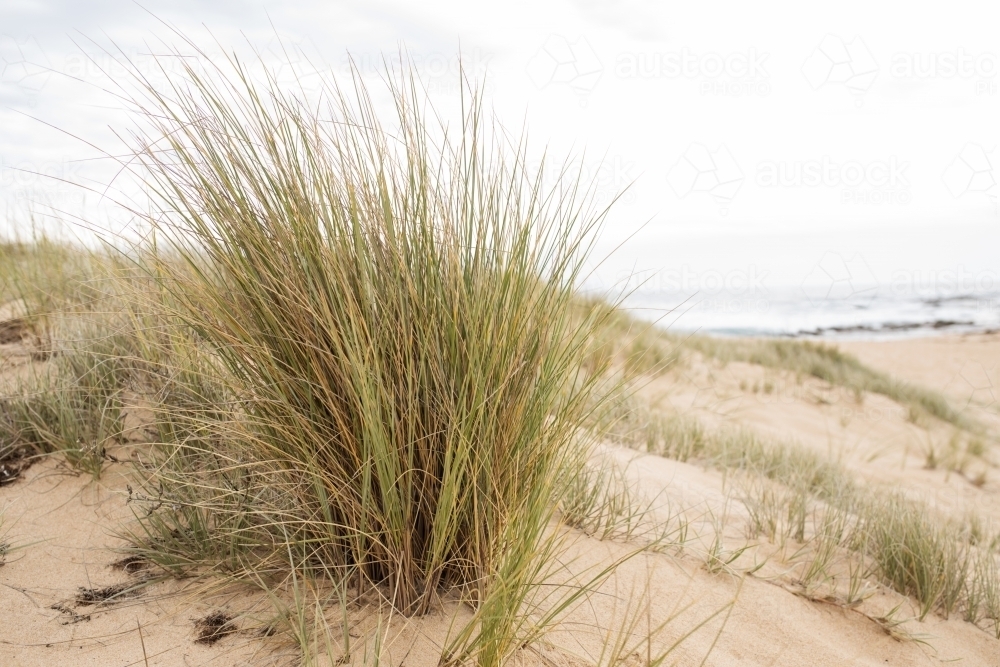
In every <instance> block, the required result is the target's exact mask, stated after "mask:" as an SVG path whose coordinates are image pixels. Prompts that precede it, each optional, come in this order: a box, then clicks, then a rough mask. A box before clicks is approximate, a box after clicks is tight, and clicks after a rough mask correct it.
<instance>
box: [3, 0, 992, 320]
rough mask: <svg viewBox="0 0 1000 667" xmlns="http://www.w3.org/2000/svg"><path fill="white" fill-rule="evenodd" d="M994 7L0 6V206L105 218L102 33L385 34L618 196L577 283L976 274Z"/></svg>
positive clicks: (738, 295)
mask: <svg viewBox="0 0 1000 667" xmlns="http://www.w3.org/2000/svg"><path fill="white" fill-rule="evenodd" d="M998 19H1000V4H997V3H987V2H961V1H959V2H950V3H948V4H947V5H946V6H944V5H942V4H940V3H933V4H931V3H919V2H906V3H904V2H882V3H872V2H855V1H847V2H827V3H777V2H755V3H747V2H728V3H726V2H703V3H678V2H647V1H644V0H606V1H598V0H568V1H559V0H532V1H531V2H526V1H524V2H522V1H520V0H511V1H507V2H502V3H500V2H496V3H479V2H468V1H466V2H446V1H424V2H419V3H415V2H409V3H408V2H384V1H378V0H369V1H367V2H337V1H329V0H328V1H325V2H320V1H315V0H307V1H302V2H266V1H265V2H260V1H256V2H241V1H237V0H220V1H217V2H203V3H199V2H192V1H185V0H180V1H174V2H159V1H148V2H144V3H141V4H137V3H134V2H127V1H119V0H97V1H88V2H85V3H83V2H75V1H71V0H58V1H55V0H53V1H36V0H5V1H4V2H3V3H2V7H0V69H2V72H0V203H2V205H3V206H4V209H5V211H6V215H5V217H4V218H3V221H2V222H0V225H4V226H5V228H6V230H7V231H8V232H10V231H11V230H15V231H16V230H21V231H23V230H24V229H26V228H27V225H28V224H29V222H28V219H29V212H30V211H32V210H34V211H37V210H39V209H40V208H41V207H42V206H43V205H44V206H50V207H53V208H58V209H59V210H63V211H68V212H72V213H76V212H78V211H79V212H82V211H86V214H85V215H84V216H83V217H84V218H85V219H86V220H87V221H88V224H93V225H95V226H101V225H110V226H113V225H114V224H125V223H124V222H123V221H122V220H121V219H120V213H116V212H115V211H114V210H113V209H114V207H113V206H112V204H111V203H110V202H109V201H108V200H107V199H106V198H101V197H100V196H99V193H100V192H101V190H102V187H104V186H106V185H107V184H108V183H109V182H110V181H112V180H113V179H114V177H115V175H114V165H113V164H109V163H108V161H107V160H100V159H97V158H98V157H99V155H100V152H99V151H98V150H96V149H95V148H94V146H98V147H101V148H105V149H107V148H108V147H110V146H115V145H118V144H116V140H115V132H118V133H121V132H123V131H126V130H127V128H128V127H129V117H128V115H127V114H126V113H124V112H123V110H122V105H121V103H120V101H118V100H117V99H116V98H115V97H114V96H113V95H112V94H110V93H109V92H108V91H107V89H108V78H107V76H106V73H112V74H113V73H114V71H115V67H116V65H115V62H114V60H113V59H112V57H110V56H109V55H108V53H107V52H106V51H112V50H115V49H117V50H118V51H119V53H120V54H121V55H119V56H117V57H123V56H127V57H129V58H130V59H132V60H133V61H134V62H137V63H139V64H140V66H142V67H145V66H147V65H148V63H149V62H150V54H151V53H155V52H156V51H157V49H158V48H161V47H159V46H157V44H159V43H161V41H166V42H167V43H169V42H171V41H172V40H174V41H176V38H175V37H172V36H171V32H170V30H171V29H172V28H176V29H178V30H179V31H181V32H183V33H185V34H187V35H190V36H192V37H194V38H195V39H197V40H198V41H199V43H202V44H206V45H209V46H210V47H211V48H209V50H213V49H215V50H218V49H219V48H222V47H223V46H224V47H226V48H230V47H232V48H239V49H244V48H251V47H252V48H254V49H255V50H257V51H258V52H261V53H264V54H265V56H266V58H265V59H266V60H267V59H270V60H268V62H271V63H273V64H274V66H275V67H279V68H280V69H281V71H282V73H283V74H282V75H283V76H292V75H293V73H294V72H301V71H302V70H303V68H305V67H306V64H305V63H306V61H307V60H308V62H309V63H312V64H314V65H315V64H317V63H319V64H320V67H321V68H323V69H330V70H332V71H333V72H334V73H338V74H343V72H344V71H345V69H346V62H347V55H346V54H348V53H350V54H351V57H353V58H354V60H355V62H356V63H357V64H358V65H359V67H360V68H361V69H362V71H363V72H365V73H366V74H371V75H373V76H374V75H375V74H376V72H377V70H378V67H379V64H380V63H381V62H382V59H383V58H385V57H389V58H390V59H391V58H392V57H394V56H395V55H396V54H397V53H398V52H399V49H401V48H405V49H406V51H407V53H408V54H409V55H410V58H411V59H412V61H413V63H414V64H415V65H416V66H417V68H418V69H419V70H420V72H421V74H422V76H423V78H424V80H425V82H426V83H427V87H428V90H429V91H430V92H431V94H432V95H433V96H434V99H435V104H438V105H441V106H446V107H447V106H449V105H454V104H455V103H456V101H457V99H458V98H457V90H458V85H457V81H458V80H457V73H458V65H459V62H461V63H462V65H463V66H464V68H465V71H466V72H467V73H471V74H472V75H474V76H475V77H476V79H477V80H479V81H482V82H483V85H484V89H485V90H486V93H487V99H488V103H489V104H490V105H491V106H492V107H493V109H494V110H495V112H496V114H497V116H498V117H499V118H500V119H501V121H502V122H503V123H504V124H505V125H507V126H509V127H512V128H515V129H519V128H520V127H521V126H522V125H524V126H526V127H527V130H528V133H529V136H530V138H531V140H532V142H533V144H535V145H538V146H546V147H548V149H549V150H550V151H551V152H553V153H555V154H557V155H560V154H564V153H567V152H574V153H575V154H578V155H580V154H582V157H581V158H580V159H581V161H582V164H583V166H584V172H585V173H586V174H588V175H590V176H592V177H593V179H594V183H595V186H594V187H595V188H596V189H597V193H596V196H597V198H598V199H599V200H601V201H610V200H611V199H612V198H613V197H615V196H616V195H618V194H620V193H622V191H623V190H624V194H622V195H621V197H620V198H619V199H618V201H617V202H616V204H615V206H614V207H613V209H612V213H611V214H610V216H609V218H608V222H607V226H606V228H605V230H604V233H603V235H602V239H601V243H600V245H599V247H598V256H599V257H600V258H602V262H601V263H600V266H599V268H598V269H597V273H596V274H595V275H596V276H597V278H596V280H598V281H599V282H600V283H601V284H603V285H614V284H624V285H629V286H630V287H631V288H633V289H636V290H637V292H638V293H639V296H645V297H648V298H647V300H649V301H652V302H656V301H657V299H658V297H659V296H662V295H663V294H670V295H674V296H671V297H670V298H676V297H677V295H680V296H681V297H683V296H684V295H691V294H701V295H704V294H723V295H728V297H731V300H733V299H735V300H737V301H738V300H740V299H742V298H743V297H754V296H760V295H761V294H763V295H764V296H765V297H766V296H771V297H773V295H774V294H778V293H781V292H782V290H788V289H800V290H802V289H811V287H810V286H812V285H818V286H819V288H820V289H821V290H822V289H825V290H826V292H825V294H826V296H827V297H830V295H831V294H835V293H838V290H840V291H841V292H843V291H844V290H846V292H848V293H851V294H855V293H859V292H863V291H864V290H865V289H866V286H868V285H873V284H874V285H879V286H880V288H882V289H883V290H884V289H889V290H890V291H891V290H892V289H895V290H897V291H900V290H901V291H906V290H909V292H910V293H917V292H920V291H923V292H928V293H931V292H932V293H936V294H942V293H943V294H945V295H948V294H960V293H966V292H991V291H996V290H998V289H1000V252H998V249H1000V214H998V204H997V194H998V186H997V184H996V181H997V179H998V178H1000V175H998V172H997V165H1000V153H998V152H997V145H998V141H1000V123H998V119H1000V113H998V112H1000V73H998V70H1000V37H998V34H997V25H1000V22H998ZM212 40H214V41H212ZM212 45H215V46H212ZM102 49H103V50H102ZM283 50H284V52H287V53H288V54H290V60H291V63H288V62H282V60H283V58H282V56H281V53H282V52H283ZM31 172H37V173H31ZM39 174H44V176H43V175H39ZM53 177H54V178H53ZM67 181H71V182H74V183H85V184H87V185H88V186H89V187H91V189H92V191H91V192H85V191H83V190H81V189H80V188H78V187H75V186H73V185H70V184H69V183H67ZM116 215H118V216H119V218H116ZM116 220H117V222H115V221H116ZM0 229H2V227H0ZM68 233H77V234H78V233H80V232H79V231H78V230H70V231H69V232H68ZM612 251H613V252H612ZM907 285H908V286H909V287H907ZM821 293H822V292H821ZM664 298H666V297H664ZM830 298H834V297H830ZM668 300H669V299H668ZM661 301H662V299H661ZM998 318H1000V310H998Z"/></svg>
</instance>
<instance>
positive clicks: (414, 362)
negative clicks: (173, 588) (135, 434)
mask: <svg viewBox="0 0 1000 667" xmlns="http://www.w3.org/2000/svg"><path fill="white" fill-rule="evenodd" d="M184 62H185V63H187V64H186V65H185V70H184V72H185V74H184V76H183V77H179V78H178V77H174V78H171V79H170V83H169V85H168V87H167V88H165V89H157V88H155V87H153V86H146V87H142V88H141V92H140V94H138V95H136V96H135V97H134V98H133V99H132V102H133V103H134V104H135V105H136V107H137V108H138V109H139V110H140V112H141V113H143V114H144V116H143V117H144V119H145V122H147V123H148V128H147V130H146V131H145V133H143V134H140V135H137V136H136V142H137V145H138V149H137V151H136V155H135V159H134V161H133V163H132V164H134V165H140V172H139V173H140V175H141V177H142V178H143V179H144V182H145V183H146V185H147V187H148V189H149V192H150V194H151V198H152V201H153V202H154V213H153V214H151V215H150V214H148V213H144V212H141V211H136V213H137V214H141V215H143V216H144V217H145V218H146V219H147V220H148V221H149V223H150V224H151V225H152V226H153V227H154V228H155V230H156V233H157V242H158V243H159V244H160V246H159V251H158V252H159V254H158V255H155V256H153V255H148V256H146V259H145V260H144V261H146V262H148V263H147V264H146V266H147V268H148V270H149V273H150V275H154V276H155V277H156V279H157V281H158V284H159V285H160V287H161V289H162V293H163V294H166V295H167V296H166V298H164V299H163V300H162V301H161V305H162V304H166V305H164V313H165V314H164V317H166V318H167V319H172V318H175V319H176V320H177V321H179V322H180V323H182V326H183V328H184V330H185V331H187V332H190V333H189V334H185V335H187V336H188V338H187V340H188V342H189V343H190V345H191V346H193V347H194V348H197V349H198V350H203V351H204V352H205V353H206V354H208V355H210V356H211V357H212V358H213V359H214V363H215V364H216V366H217V367H218V377H219V378H220V381H221V382H222V383H223V385H224V387H225V391H226V392H227V395H229V396H231V397H232V401H233V406H234V407H232V409H231V411H230V412H229V414H228V416H227V417H226V418H224V419H215V418H211V419H210V418H207V417H205V416H204V415H200V414H196V413H192V416H191V417H190V419H189V420H188V422H187V427H185V428H184V429H181V432H182V433H183V434H184V435H183V437H181V439H180V440H179V441H178V440H176V439H175V440H174V442H173V443H172V444H171V443H165V444H164V447H166V448H167V449H168V450H169V448H170V447H171V446H172V447H174V451H173V452H172V453H170V454H168V456H167V459H168V460H169V464H165V465H163V466H162V467H160V468H158V469H156V470H153V471H148V470H147V471H146V472H147V474H148V479H147V481H148V482H149V483H148V484H147V489H151V488H154V487H156V485H158V484H161V483H164V482H166V483H165V484H164V486H162V487H160V490H159V491H157V492H156V494H153V493H148V494H146V495H145V496H143V498H145V499H146V500H148V501H149V503H150V507H151V511H150V512H149V514H148V515H147V516H145V517H143V518H142V521H141V529H140V530H139V532H138V533H137V534H136V535H135V537H136V538H137V539H138V540H139V541H143V540H144V543H145V549H146V552H145V553H147V554H148V555H150V557H151V558H153V559H156V558H159V559H160V561H161V562H162V561H164V560H166V561H169V559H170V558H173V559H174V561H173V564H174V565H178V566H181V565H192V566H193V565H198V564H199V563H200V564H206V563H207V564H211V563H212V559H213V558H214V559H217V560H220V559H223V558H225V560H226V562H228V563H230V564H231V566H232V570H233V571H236V570H239V569H240V568H242V570H243V571H244V573H251V574H252V576H254V577H264V576H267V575H269V574H281V567H280V566H278V567H277V569H275V570H273V571H271V572H268V569H267V568H268V567H270V565H271V564H274V563H275V562H280V561H281V560H282V559H285V563H286V567H285V570H284V572H285V573H286V574H287V573H288V572H290V571H292V570H293V569H294V568H297V567H304V568H306V569H310V570H311V571H313V572H320V571H321V572H324V573H327V574H329V575H330V576H331V577H332V578H333V579H335V580H336V581H338V582H350V584H351V585H352V586H353V587H356V589H357V590H359V591H360V590H372V591H377V592H378V593H379V594H380V595H381V596H383V598H384V599H385V600H386V601H387V602H388V603H389V604H391V606H392V607H393V608H394V609H395V610H397V611H398V612H401V613H403V614H406V615H413V614H421V613H423V612H425V611H427V610H428V609H431V608H432V607H433V605H434V604H435V602H436V600H438V599H439V598H440V597H441V596H442V595H444V594H446V593H447V592H449V591H459V592H460V593H461V595H462V596H463V599H464V600H466V601H467V602H469V603H470V604H471V605H472V606H473V608H474V609H475V610H476V615H475V620H474V621H473V622H472V623H470V624H469V625H468V626H467V628H465V629H463V630H462V631H460V632H458V633H457V635H458V636H457V638H456V639H455V642H454V643H453V648H452V649H449V651H447V652H446V655H445V657H444V658H443V660H445V661H448V660H452V661H467V660H470V659H475V660H477V661H478V662H479V663H480V664H490V665H495V664H500V663H501V662H502V661H503V660H504V659H505V658H506V657H507V656H509V655H510V653H511V652H512V651H513V650H515V649H516V648H517V647H518V646H520V645H521V644H523V643H524V641H525V636H526V635H525V632H527V630H525V629H524V624H525V623H527V621H526V620H525V616H524V608H525V606H530V604H531V596H532V595H533V594H534V592H535V589H536V585H537V583H538V581H539V578H540V576H541V574H542V572H543V570H544V569H545V568H546V567H549V563H547V561H548V560H550V558H549V557H550V556H551V555H552V553H553V549H555V545H556V541H557V540H558V536H559V531H553V530H551V526H552V525H553V524H554V522H556V520H557V507H558V506H559V503H560V500H561V499H562V497H563V495H564V493H565V492H566V491H565V490H566V488H567V478H568V476H570V475H571V474H572V473H571V471H573V470H576V469H577V466H578V465H579V461H580V460H581V456H582V455H581V452H582V451H584V449H583V448H584V446H585V444H586V442H585V441H586V440H587V436H586V434H585V432H584V431H582V430H581V428H580V426H581V423H582V422H583V421H584V418H585V417H586V415H587V414H588V413H589V412H590V411H591V410H593V409H594V401H593V400H592V393H593V388H594V387H595V385H596V382H597V379H598V378H599V377H600V376H601V374H602V369H600V368H588V369H585V368H584V367H583V364H582V361H583V357H584V353H585V351H586V348H587V344H588V340H589V338H590V336H591V333H592V332H593V331H594V330H595V328H596V327H597V326H598V325H599V324H600V316H597V315H589V316H587V317H584V318H580V317H579V316H578V309H577V308H576V307H575V303H576V299H577V285H578V283H579V282H580V278H581V271H582V270H583V267H584V261H585V259H586V258H587V255H588V253H589V251H590V243H591V240H592V238H593V233H594V232H595V230H596V229H597V227H598V226H599V224H600V222H601V220H602V217H603V212H602V211H600V210H596V209H595V208H594V207H593V206H592V205H591V203H590V199H589V196H588V195H587V194H586V192H585V184H581V182H580V181H579V180H578V178H576V177H575V176H573V175H572V174H568V175H567V177H566V178H564V179H562V180H561V182H560V183H559V184H558V185H556V186H555V187H553V188H547V187H545V186H544V185H543V182H542V178H541V171H540V170H535V171H532V170H531V169H529V168H528V166H527V164H528V155H527V148H526V145H525V144H524V142H523V140H517V141H515V140H512V139H511V138H510V137H509V136H507V135H505V134H504V133H503V132H502V131H500V130H499V128H497V127H495V126H494V125H493V124H492V122H491V121H490V120H489V119H488V118H487V114H486V113H485V111H484V109H483V106H482V100H481V98H480V97H479V96H478V95H477V94H476V93H475V92H474V91H472V90H471V89H465V90H464V91H463V96H462V100H461V105H462V106H461V109H460V112H461V113H460V118H459V120H458V121H457V123H456V124H455V125H454V126H452V127H449V128H446V127H445V126H444V123H443V121H439V120H438V119H437V117H435V116H434V115H433V112H432V111H431V110H429V109H428V107H427V106H426V100H425V99H424V98H423V97H422V95H421V92H420V89H419V86H418V82H417V81H416V80H415V79H414V78H412V76H410V75H409V74H407V73H405V72H403V73H401V74H400V73H390V74H389V75H388V76H387V78H386V88H385V90H384V91H380V93H382V92H384V93H387V94H388V97H389V98H390V99H391V103H392V107H393V113H392V114H390V118H389V120H388V123H389V125H388V126H384V125H383V124H382V119H383V114H382V113H380V112H379V110H378V108H377V106H376V104H375V103H374V102H373V100H372V97H371V95H370V93H369V90H368V88H367V87H366V85H365V84H364V82H363V81H362V80H361V78H360V74H358V73H355V77H354V80H353V85H352V86H350V87H349V88H346V89H345V88H339V87H338V86H337V84H336V83H334V82H328V85H327V87H326V88H325V90H324V93H323V96H322V101H321V102H320V104H318V105H313V106H310V105H309V104H308V103H307V102H306V101H305V100H304V99H302V98H300V97H297V96H296V95H295V94H294V93H293V92H287V91H284V90H282V89H281V88H280V86H279V85H278V84H277V83H276V82H275V81H274V80H273V79H272V78H270V77H268V78H267V79H266V81H265V82H264V83H260V82H259V81H255V80H254V78H253V76H252V75H251V74H250V72H249V71H248V69H247V68H246V67H245V66H244V65H243V63H242V62H240V61H238V60H236V59H235V58H233V59H230V60H229V61H228V64H227V67H228V68H229V69H228V70H226V71H223V70H222V69H217V68H216V66H215V65H213V64H211V63H209V62H208V61H207V60H201V61H198V62H200V63H201V64H200V65H195V64H191V63H190V62H189V61H184ZM201 65H204V68H202V67H201ZM139 84H140V86H142V80H141V79H140V80H139ZM167 421H169V420H167ZM165 439H166V438H165ZM182 461H183V462H184V463H183V465H184V466H185V469H184V470H183V471H182V472H177V471H180V469H179V468H177V467H176V466H177V465H179V463H178V462H182ZM171 466H174V467H173V468H171ZM171 471H175V472H177V474H174V472H171ZM135 498H136V499H137V500H141V498H139V495H138V494H137V495H136V497H135ZM345 585H346V584H345ZM470 647H474V648H470Z"/></svg>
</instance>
